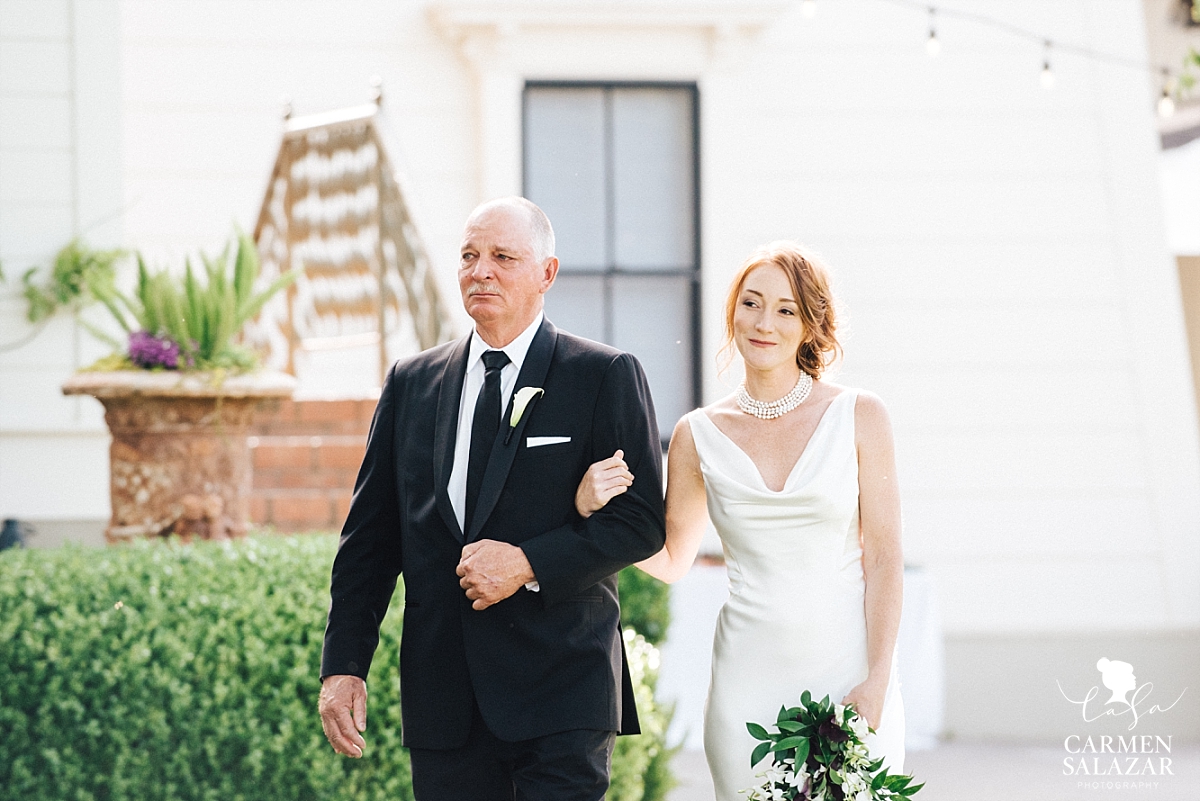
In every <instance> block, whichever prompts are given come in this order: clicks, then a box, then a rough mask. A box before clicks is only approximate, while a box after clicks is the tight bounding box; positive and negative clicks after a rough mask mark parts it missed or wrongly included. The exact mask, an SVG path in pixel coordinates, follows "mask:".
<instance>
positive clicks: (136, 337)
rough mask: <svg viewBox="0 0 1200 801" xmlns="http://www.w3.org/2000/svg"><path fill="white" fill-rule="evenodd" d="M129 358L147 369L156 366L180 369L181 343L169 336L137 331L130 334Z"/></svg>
mask: <svg viewBox="0 0 1200 801" xmlns="http://www.w3.org/2000/svg"><path fill="white" fill-rule="evenodd" d="M129 360H130V361H131V362H133V363H134V364H136V365H137V366H138V367H142V368H145V369H147V370H150V369H153V368H155V367H162V368H165V369H167V370H178V369H179V367H180V366H181V365H180V361H181V360H180V357H179V343H178V342H176V341H175V340H173V339H171V338H170V337H168V336H161V337H156V336H154V334H151V333H150V332H149V331H135V332H134V333H132V334H130V335H129Z"/></svg>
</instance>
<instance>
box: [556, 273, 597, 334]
mask: <svg viewBox="0 0 1200 801" xmlns="http://www.w3.org/2000/svg"><path fill="white" fill-rule="evenodd" d="M546 317H547V318H548V319H549V320H550V322H552V323H554V324H555V325H556V326H558V327H559V328H561V329H562V330H563V331H567V332H568V333H571V334H575V335H576V336H580V337H586V338H588V339H594V340H596V341H597V342H603V341H604V279H603V278H601V277H600V276H593V275H564V274H563V273H562V272H559V274H558V279H557V280H556V281H555V282H554V286H552V287H551V288H550V291H549V292H547V293H546Z"/></svg>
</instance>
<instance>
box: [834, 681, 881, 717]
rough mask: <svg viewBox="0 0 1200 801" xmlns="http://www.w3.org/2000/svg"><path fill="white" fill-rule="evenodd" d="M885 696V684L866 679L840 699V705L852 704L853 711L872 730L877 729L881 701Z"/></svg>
mask: <svg viewBox="0 0 1200 801" xmlns="http://www.w3.org/2000/svg"><path fill="white" fill-rule="evenodd" d="M886 695H887V683H886V682H884V683H882V684H880V683H879V682H873V681H871V679H867V680H866V681H864V682H863V683H862V684H860V685H858V686H857V687H855V688H854V689H853V690H851V691H850V692H849V693H847V694H846V697H845V698H843V699H842V704H844V705H846V706H849V705H850V704H854V709H855V711H856V712H858V714H859V716H860V717H862V719H863V720H865V721H866V722H867V725H868V726H870V727H871V728H872V729H878V728H879V719H880V718H881V717H883V699H884V697H885V696H886Z"/></svg>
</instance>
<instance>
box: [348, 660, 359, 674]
mask: <svg viewBox="0 0 1200 801" xmlns="http://www.w3.org/2000/svg"><path fill="white" fill-rule="evenodd" d="M346 669H347V670H349V671H350V672H351V673H353V672H354V671H356V670H358V663H357V662H351V663H350V664H348V665H346Z"/></svg>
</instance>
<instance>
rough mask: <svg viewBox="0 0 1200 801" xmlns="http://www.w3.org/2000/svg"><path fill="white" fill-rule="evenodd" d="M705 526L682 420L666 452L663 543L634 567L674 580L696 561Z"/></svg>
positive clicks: (696, 461) (695, 464)
mask: <svg viewBox="0 0 1200 801" xmlns="http://www.w3.org/2000/svg"><path fill="white" fill-rule="evenodd" d="M707 525H708V506H707V504H706V502H705V497H704V476H703V474H702V473H701V472H700V454H698V453H697V452H696V441H695V439H693V438H692V428H691V426H690V425H689V424H688V421H687V418H686V417H685V418H683V419H681V420H680V421H679V422H678V423H677V424H676V425H675V432H674V433H673V434H672V435H671V447H670V449H669V450H668V453H667V543H666V545H665V546H664V547H663V549H662V550H661V551H659V552H658V553H656V554H654V556H651V557H650V558H649V559H644V560H642V561H641V562H638V563H637V566H638V567H639V568H641V569H642V570H644V571H645V572H647V573H649V574H650V575H651V576H654V577H655V578H656V579H658V580H660V581H665V582H666V583H668V584H672V583H674V582H676V581H678V580H679V579H681V578H683V576H684V575H685V574H686V573H687V572H688V570H690V569H691V567H692V562H694V561H696V553H697V552H698V551H699V550H700V541H701V540H703V539H704V529H705V528H706V527H707Z"/></svg>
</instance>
